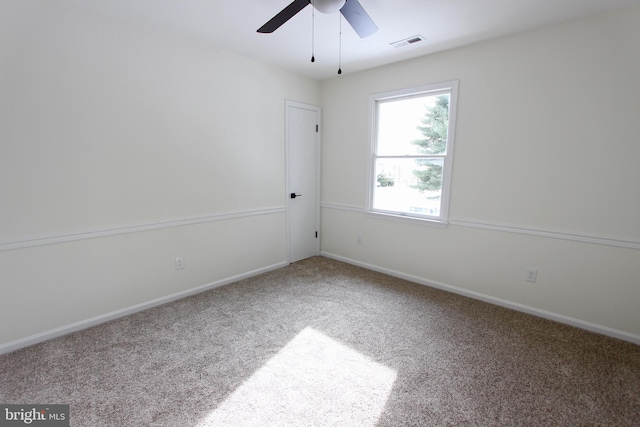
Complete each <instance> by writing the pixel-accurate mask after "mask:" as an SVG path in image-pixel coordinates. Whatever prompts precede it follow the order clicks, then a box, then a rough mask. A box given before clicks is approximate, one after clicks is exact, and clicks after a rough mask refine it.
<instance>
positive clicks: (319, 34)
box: [57, 0, 640, 79]
mask: <svg viewBox="0 0 640 427" xmlns="http://www.w3.org/2000/svg"><path fill="white" fill-rule="evenodd" d="M57 1H60V2H65V3H67V4H70V5H73V6H77V7H80V8H83V9H88V10H90V11H94V12H97V13H100V14H104V15H108V16H111V17H114V18H117V19H119V20H122V21H126V22H128V23H131V24H134V25H138V26H142V27H145V28H149V29H154V30H159V31H163V32H168V33H172V34H174V35H178V36H180V37H186V38H189V39H192V40H196V41H198V42H203V43H207V44H210V45H213V46H216V47H219V48H222V49H224V50H227V51H231V52H235V53H238V54H241V55H244V56H248V57H251V58H255V59H258V60H260V61H264V62H267V63H271V64H276V65H279V66H282V67H285V68H288V69H290V70H294V71H296V72H299V73H301V74H304V75H307V76H310V77H313V78H316V79H326V78H330V77H334V76H336V75H337V74H336V73H337V70H338V56H339V37H338V34H339V27H340V19H339V16H340V14H339V13H336V14H332V15H324V14H321V13H318V12H316V13H315V57H316V61H315V63H311V61H310V59H311V33H312V31H311V22H312V17H311V9H312V8H311V7H310V6H308V7H306V8H305V9H304V10H303V11H302V12H300V13H299V14H298V15H296V16H295V17H293V18H292V19H291V20H290V21H288V22H287V23H285V24H284V25H283V26H282V27H280V28H279V29H278V30H276V31H275V32H274V33H272V34H259V33H257V32H256V30H257V29H258V28H259V27H260V26H262V25H263V24H264V23H265V22H267V21H268V20H269V19H271V17H273V16H274V15H275V14H276V13H278V12H280V10H282V9H283V8H284V7H285V6H287V5H288V4H289V3H290V2H291V0H226V1H222V0H57ZM359 1H360V3H361V4H362V6H363V7H364V9H365V10H366V11H367V12H368V14H369V15H370V16H371V18H372V19H373V21H374V22H375V23H376V25H377V26H378V28H379V31H378V32H377V33H375V34H374V35H372V36H370V37H368V38H365V39H360V38H359V37H358V36H357V35H356V33H355V32H354V31H353V29H352V28H351V27H350V26H349V24H347V23H346V21H344V20H342V70H343V72H344V73H345V74H346V73H351V72H354V71H360V70H363V69H367V68H372V67H375V66H379V65H383V64H388V63H392V62H397V61H402V60H405V59H409V58H413V57H417V56H421V55H425V54H429V53H433V52H437V51H441V50H445V49H449V48H453V47H458V46H462V45H466V44H470V43H474V42H478V41H481V40H487V39H490V38H494V37H499V36H503V35H507V34H511V33H516V32H520V31H525V30H529V29H533V28H537V27H542V26H547V25H551V24H554V23H558V22H562V21H567V20H571V19H575V18H578V17H582V16H586V15H591V14H595V13H598V12H601V11H605V10H609V9H614V8H617V7H622V6H626V5H630V4H637V3H638V2H639V1H640V0H359ZM418 34H420V35H422V36H424V37H425V38H426V41H425V42H420V43H417V44H415V45H409V46H407V47H404V48H394V47H392V46H391V45H390V43H392V42H395V41H398V40H402V39H406V38H408V37H412V36H415V35H418Z"/></svg>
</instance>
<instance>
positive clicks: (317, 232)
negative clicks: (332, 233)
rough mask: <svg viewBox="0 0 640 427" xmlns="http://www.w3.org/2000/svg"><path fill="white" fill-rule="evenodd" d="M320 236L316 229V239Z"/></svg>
mask: <svg viewBox="0 0 640 427" xmlns="http://www.w3.org/2000/svg"><path fill="white" fill-rule="evenodd" d="M317 238H318V232H317V231H316V239H317Z"/></svg>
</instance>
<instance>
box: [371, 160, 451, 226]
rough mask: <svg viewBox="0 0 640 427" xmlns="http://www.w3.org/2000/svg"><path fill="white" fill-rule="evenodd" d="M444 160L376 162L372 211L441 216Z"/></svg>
mask: <svg viewBox="0 0 640 427" xmlns="http://www.w3.org/2000/svg"><path fill="white" fill-rule="evenodd" d="M443 164H444V159H441V158H439V159H402V158H400V159H396V158H394V159H377V161H376V171H375V172H376V175H375V176H376V186H375V188H374V190H373V209H376V210H385V211H396V212H402V213H408V214H414V215H428V216H440V203H441V196H442V169H443Z"/></svg>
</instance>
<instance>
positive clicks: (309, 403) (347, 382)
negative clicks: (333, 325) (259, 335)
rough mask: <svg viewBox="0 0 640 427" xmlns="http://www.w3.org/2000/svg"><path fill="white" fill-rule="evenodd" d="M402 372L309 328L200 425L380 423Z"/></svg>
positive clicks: (204, 426)
mask: <svg viewBox="0 0 640 427" xmlns="http://www.w3.org/2000/svg"><path fill="white" fill-rule="evenodd" d="M396 376H397V373H396V371H395V370H393V369H391V368H388V367H386V366H384V365H381V364H379V363H377V362H375V361H373V360H371V359H370V358H368V357H366V356H364V355H363V354H361V353H359V352H357V351H355V350H353V349H351V348H349V347H347V346H345V345H344V344H341V343H339V342H337V341H335V340H333V339H331V338H329V337H328V336H326V335H324V334H323V333H322V332H319V331H317V330H315V329H313V328H309V327H308V328H305V329H304V330H302V331H301V332H300V333H299V334H298V335H296V337H295V338H293V339H292V340H291V341H290V342H289V343H287V344H286V345H285V346H284V347H283V348H282V349H281V350H280V351H279V352H278V354H276V355H275V356H274V357H273V358H271V359H270V360H269V361H268V362H267V363H266V364H265V365H264V366H263V367H262V368H260V369H259V370H258V371H256V372H255V373H254V374H253V375H252V376H251V377H250V378H249V379H248V380H247V381H245V382H244V383H243V384H242V385H241V386H240V387H238V388H237V389H236V390H235V391H234V392H233V393H232V394H231V395H230V396H229V397H228V398H227V399H225V401H224V402H222V403H221V404H220V405H219V406H218V407H217V408H216V409H215V411H213V412H211V413H210V414H208V416H207V417H206V418H205V419H203V420H202V421H201V422H200V423H199V424H198V425H197V427H210V426H221V425H226V426H239V425H242V426H265V425H318V426H329V425H340V426H345V425H353V426H356V425H357V426H374V425H375V424H376V422H377V421H378V419H379V417H380V415H381V414H382V411H383V410H384V406H385V403H386V401H387V399H388V397H389V394H390V393H391V388H392V387H393V383H394V381H395V379H396Z"/></svg>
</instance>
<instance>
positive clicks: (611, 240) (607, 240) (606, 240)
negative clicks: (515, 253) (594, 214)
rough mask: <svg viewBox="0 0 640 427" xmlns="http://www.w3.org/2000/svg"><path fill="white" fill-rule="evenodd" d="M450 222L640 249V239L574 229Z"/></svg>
mask: <svg viewBox="0 0 640 427" xmlns="http://www.w3.org/2000/svg"><path fill="white" fill-rule="evenodd" d="M449 224H451V225H456V226H460V227H471V228H480V229H484V230H496V231H504V232H507V233H517V234H526V235H529V236H537V237H547V238H551V239H561V240H572V241H574V242H583V243H594V244H597V245H606V246H616V247H619V248H627V249H640V240H633V239H626V238H622V237H612V236H600V235H596V234H585V233H578V232H574V231H560V230H551V229H544V228H539V227H531V226H521V225H514V224H504V223H497V222H488V221H478V220H468V219H465V220H462V219H450V220H449Z"/></svg>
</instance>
